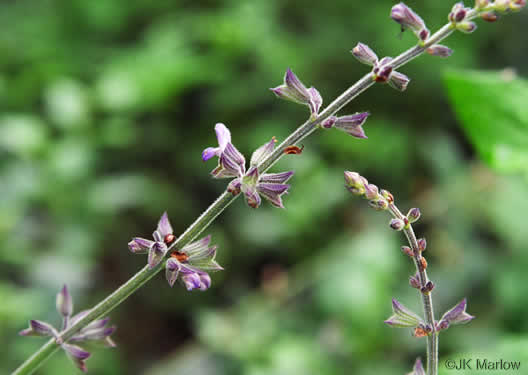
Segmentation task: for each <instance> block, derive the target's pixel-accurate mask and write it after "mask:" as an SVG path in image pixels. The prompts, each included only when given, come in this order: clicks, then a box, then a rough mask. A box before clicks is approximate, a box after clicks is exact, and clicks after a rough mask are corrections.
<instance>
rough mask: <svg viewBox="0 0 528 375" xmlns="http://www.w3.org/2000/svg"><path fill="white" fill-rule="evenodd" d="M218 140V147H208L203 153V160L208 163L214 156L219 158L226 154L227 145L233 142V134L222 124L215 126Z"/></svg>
mask: <svg viewBox="0 0 528 375" xmlns="http://www.w3.org/2000/svg"><path fill="white" fill-rule="evenodd" d="M215 132H216V139H217V140H218V147H208V148H206V149H205V150H203V152H202V160H203V161H207V160H209V159H211V158H212V157H213V156H218V157H220V155H221V154H222V152H224V149H225V148H226V146H227V144H228V143H230V142H231V132H230V131H229V129H228V128H227V127H226V126H225V125H224V124H222V123H218V124H216V125H215Z"/></svg>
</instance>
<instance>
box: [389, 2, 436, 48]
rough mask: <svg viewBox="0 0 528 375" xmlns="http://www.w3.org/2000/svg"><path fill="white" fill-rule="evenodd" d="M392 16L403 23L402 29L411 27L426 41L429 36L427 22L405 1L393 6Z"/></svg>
mask: <svg viewBox="0 0 528 375" xmlns="http://www.w3.org/2000/svg"><path fill="white" fill-rule="evenodd" d="M391 18H392V19H393V20H394V21H396V22H398V23H399V24H400V25H401V27H402V30H404V29H407V28H409V29H411V30H412V31H413V32H414V34H416V36H417V37H418V38H419V39H420V40H422V41H424V40H427V38H428V37H429V30H428V29H427V27H426V26H425V22H424V21H423V20H422V18H421V17H420V16H419V15H418V14H416V13H415V12H414V11H413V10H412V9H411V8H409V7H408V6H407V5H405V4H404V3H399V4H396V5H395V6H393V7H392V9H391Z"/></svg>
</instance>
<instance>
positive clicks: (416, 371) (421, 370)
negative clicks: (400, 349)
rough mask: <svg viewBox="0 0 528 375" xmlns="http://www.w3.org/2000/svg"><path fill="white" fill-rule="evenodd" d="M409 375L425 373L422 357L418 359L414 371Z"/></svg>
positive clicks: (423, 374) (422, 374)
mask: <svg viewBox="0 0 528 375" xmlns="http://www.w3.org/2000/svg"><path fill="white" fill-rule="evenodd" d="M409 375H425V370H424V368H423V365H422V361H421V360H420V358H417V359H416V362H415V363H414V367H413V371H412V372H411V373H410V374H409Z"/></svg>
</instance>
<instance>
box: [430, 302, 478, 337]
mask: <svg viewBox="0 0 528 375" xmlns="http://www.w3.org/2000/svg"><path fill="white" fill-rule="evenodd" d="M466 307H467V301H466V299H465V298H464V299H463V300H462V301H460V302H459V303H458V304H457V305H456V306H454V307H453V308H451V309H450V310H448V311H447V312H446V313H445V314H444V315H443V316H442V319H440V322H439V323H438V325H439V326H440V327H445V328H444V329H446V328H448V327H449V326H450V325H451V324H464V323H468V322H469V321H471V320H473V319H475V317H474V316H472V315H469V314H468V313H467V312H466Z"/></svg>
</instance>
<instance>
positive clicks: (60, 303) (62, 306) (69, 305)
mask: <svg viewBox="0 0 528 375" xmlns="http://www.w3.org/2000/svg"><path fill="white" fill-rule="evenodd" d="M56 304H57V311H58V312H59V314H61V315H62V316H63V317H70V316H71V315H72V313H73V300H72V297H71V295H70V293H69V292H68V288H67V287H66V285H64V286H63V287H62V289H61V291H60V292H59V293H58V294H57V300H56Z"/></svg>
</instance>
